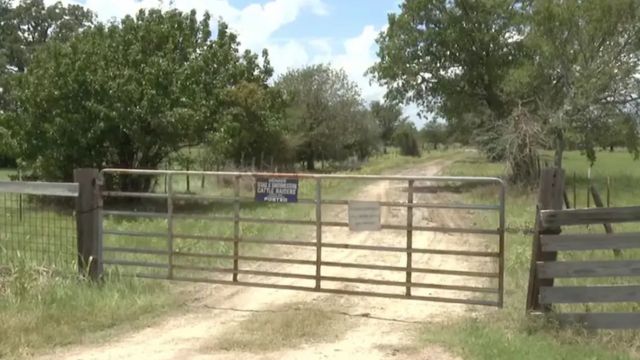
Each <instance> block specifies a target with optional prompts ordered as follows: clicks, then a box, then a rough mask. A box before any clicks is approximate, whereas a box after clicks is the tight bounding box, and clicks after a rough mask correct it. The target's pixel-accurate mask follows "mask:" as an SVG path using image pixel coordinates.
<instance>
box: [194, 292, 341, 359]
mask: <svg viewBox="0 0 640 360" xmlns="http://www.w3.org/2000/svg"><path fill="white" fill-rule="evenodd" d="M347 330H348V326H347V324H346V322H345V317H344V316H340V315H339V314H337V313H336V312H333V311H330V309H326V308H325V307H322V306H318V305H313V304H305V303H293V304H285V305H282V306H280V307H278V308H276V309H274V310H270V311H264V312H256V313H253V314H251V316H250V317H248V318H247V319H245V320H243V321H241V322H239V323H237V324H235V325H234V326H233V327H232V328H231V329H228V330H227V331H225V333H224V334H221V335H220V336H216V337H215V338H213V339H211V340H210V341H208V342H205V344H204V346H203V347H202V348H201V352H202V353H203V354H206V353H210V352H211V351H216V350H223V351H250V352H268V351H275V350H279V349H284V348H288V349H290V348H294V347H298V346H300V345H303V344H308V343H309V342H327V341H335V340H337V339H339V338H340V337H341V336H342V335H343V334H344V333H345V332H346V331H347Z"/></svg>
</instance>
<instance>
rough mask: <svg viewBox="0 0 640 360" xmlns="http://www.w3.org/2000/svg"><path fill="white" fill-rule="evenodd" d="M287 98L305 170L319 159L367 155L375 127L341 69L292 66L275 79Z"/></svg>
mask: <svg viewBox="0 0 640 360" xmlns="http://www.w3.org/2000/svg"><path fill="white" fill-rule="evenodd" d="M276 86H277V87H278V88H279V89H280V90H281V91H282V93H283V94H284V96H285V100H286V101H287V115H286V116H287V124H286V125H285V126H286V131H287V132H288V134H289V138H290V139H291V141H292V143H293V144H294V147H295V149H296V154H297V158H298V160H300V161H304V162H305V164H306V167H307V169H308V170H313V169H314V168H315V162H316V161H318V160H342V159H344V158H346V157H347V156H349V155H352V154H353V153H352V152H356V153H357V155H359V156H360V157H366V156H367V155H368V154H369V153H370V152H371V151H373V149H374V147H375V145H377V144H372V143H370V142H371V141H365V139H368V140H371V139H372V137H371V133H372V132H374V131H376V127H375V126H373V121H374V120H373V119H372V117H371V116H368V115H367V114H366V109H365V107H364V105H363V101H362V98H361V95H360V91H359V89H358V87H357V85H356V84H355V83H353V82H352V81H351V80H349V78H348V76H347V74H346V73H345V72H344V71H343V70H335V69H332V68H331V67H329V66H327V65H312V66H308V67H305V68H302V69H296V70H290V71H289V72H287V73H286V74H284V75H283V76H282V77H281V78H280V79H279V80H278V82H277V85H276Z"/></svg>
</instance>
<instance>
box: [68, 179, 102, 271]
mask: <svg viewBox="0 0 640 360" xmlns="http://www.w3.org/2000/svg"><path fill="white" fill-rule="evenodd" d="M98 175H99V173H98V170H97V169H76V170H74V172H73V178H74V181H75V182H77V183H78V189H79V191H78V198H77V199H76V223H77V231H78V270H79V271H80V273H81V274H86V275H88V276H89V277H90V278H91V279H93V280H97V279H99V278H100V277H101V276H102V270H103V264H102V234H101V231H100V229H101V225H102V224H100V221H101V219H100V211H101V210H102V199H101V197H100V184H99V182H98Z"/></svg>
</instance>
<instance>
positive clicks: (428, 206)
mask: <svg viewBox="0 0 640 360" xmlns="http://www.w3.org/2000/svg"><path fill="white" fill-rule="evenodd" d="M377 203H378V204H379V205H380V206H385V207H406V208H423V209H459V210H463V209H464V210H500V205H474V204H430V203H419V202H416V203H412V204H409V203H405V202H398V201H379V202H377ZM322 204H323V205H349V200H322Z"/></svg>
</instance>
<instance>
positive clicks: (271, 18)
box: [45, 0, 328, 50]
mask: <svg viewBox="0 0 640 360" xmlns="http://www.w3.org/2000/svg"><path fill="white" fill-rule="evenodd" d="M57 1H58V0H46V1H45V2H47V3H49V4H51V3H55V2H57ZM62 2H63V3H66V4H80V5H83V6H85V7H87V8H89V9H91V10H93V11H94V12H95V13H96V14H98V18H99V19H100V20H112V19H119V18H122V17H124V16H126V15H132V14H135V13H136V12H138V10H140V9H143V8H151V7H161V8H164V9H168V8H177V9H181V10H185V11H189V10H191V9H196V10H197V11H198V14H203V13H204V12H205V11H209V13H210V14H211V15H212V16H213V17H214V18H219V17H221V18H222V19H223V20H224V21H226V22H227V23H228V24H229V26H230V27H231V29H232V30H234V31H236V32H237V33H238V34H239V35H240V40H241V42H242V44H243V46H245V47H247V48H249V49H252V50H261V49H262V48H263V47H264V46H265V44H266V42H267V40H268V39H269V37H271V35H272V34H273V33H274V32H276V31H277V30H278V29H280V28H281V27H283V26H284V25H287V24H289V23H292V22H293V21H295V20H296V18H297V17H298V16H299V15H300V13H301V12H302V11H305V10H310V11H311V12H312V13H313V14H315V15H319V16H320V15H327V14H328V7H327V5H326V4H325V3H324V1H323V0H271V1H269V2H267V3H265V4H258V3H254V4H250V5H248V6H246V7H244V8H241V9H240V8H236V7H234V6H233V5H231V3H230V0H174V1H173V2H169V1H162V2H160V1H158V0H117V1H113V0H87V1H86V2H84V3H82V2H81V1H79V0H62Z"/></svg>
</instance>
